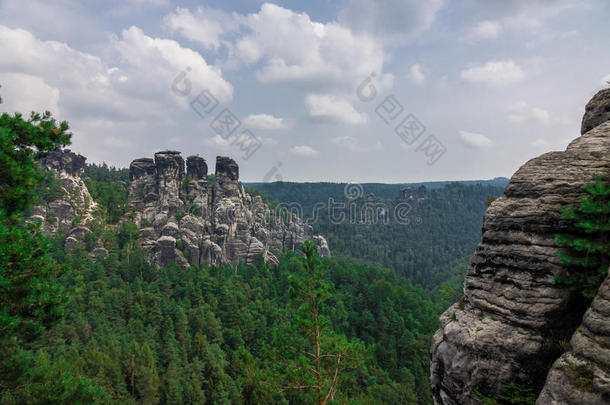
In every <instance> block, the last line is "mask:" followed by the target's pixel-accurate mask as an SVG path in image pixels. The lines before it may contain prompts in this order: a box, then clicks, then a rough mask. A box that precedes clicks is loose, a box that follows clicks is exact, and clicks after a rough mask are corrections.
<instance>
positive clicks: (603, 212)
mask: <svg viewBox="0 0 610 405" xmlns="http://www.w3.org/2000/svg"><path fill="white" fill-rule="evenodd" d="M584 189H585V191H586V193H587V194H586V195H584V196H583V197H582V199H581V204H580V206H579V207H578V208H577V209H574V208H573V207H560V208H559V209H560V211H561V213H562V218H563V219H565V220H568V221H569V222H570V223H571V225H572V229H571V231H570V232H569V233H564V234H560V235H557V236H556V237H555V240H556V242H557V244H558V245H559V246H560V247H563V248H565V249H564V251H562V252H560V253H559V258H560V259H561V261H562V263H563V264H564V265H565V266H566V267H567V271H566V273H565V274H564V275H561V276H559V277H558V278H557V280H558V281H559V282H560V283H563V284H565V285H566V286H567V287H568V288H569V289H570V290H574V291H580V292H581V293H582V295H583V296H584V297H585V298H587V299H592V298H593V297H595V294H596V292H597V288H598V287H599V285H600V284H601V282H602V281H603V280H604V279H605V278H606V276H607V275H608V267H609V266H610V187H609V186H608V184H607V183H605V182H604V179H603V177H601V176H597V177H596V180H595V183H593V184H587V185H586V186H585V187H584Z"/></svg>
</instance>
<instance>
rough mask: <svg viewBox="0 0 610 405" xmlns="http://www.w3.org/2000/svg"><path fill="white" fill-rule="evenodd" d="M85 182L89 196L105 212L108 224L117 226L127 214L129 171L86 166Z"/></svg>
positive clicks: (104, 165)
mask: <svg viewBox="0 0 610 405" xmlns="http://www.w3.org/2000/svg"><path fill="white" fill-rule="evenodd" d="M83 181H84V182H85V184H86V185H87V189H88V190H89V194H91V197H92V198H93V200H94V201H96V202H97V203H98V204H99V205H100V206H101V207H102V208H103V210H104V212H105V214H106V218H107V222H108V223H111V224H116V223H117V222H118V221H119V219H120V218H121V217H122V216H123V215H124V214H125V213H126V212H127V209H128V199H127V184H129V170H128V169H117V168H115V167H108V166H107V165H106V164H105V163H103V164H101V165H95V164H92V165H86V166H85V171H84V173H83Z"/></svg>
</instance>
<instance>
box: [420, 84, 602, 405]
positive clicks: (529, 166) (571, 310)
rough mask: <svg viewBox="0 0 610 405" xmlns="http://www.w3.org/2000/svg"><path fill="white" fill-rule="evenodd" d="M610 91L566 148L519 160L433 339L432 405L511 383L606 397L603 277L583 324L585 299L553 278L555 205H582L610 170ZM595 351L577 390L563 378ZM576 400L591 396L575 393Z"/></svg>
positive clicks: (545, 398) (550, 393)
mask: <svg viewBox="0 0 610 405" xmlns="http://www.w3.org/2000/svg"><path fill="white" fill-rule="evenodd" d="M609 94H610V90H606V91H602V92H600V93H598V94H597V95H596V96H595V97H594V99H593V100H592V102H590V103H589V104H588V105H587V110H586V114H585V117H584V119H583V129H584V130H587V128H589V129H588V130H587V132H586V133H584V134H583V135H582V136H581V137H579V138H577V139H576V140H574V141H573V142H572V143H570V145H569V146H568V148H567V150H566V151H564V152H551V153H547V154H544V155H542V156H540V157H538V158H535V159H532V160H530V161H529V162H527V163H526V164H525V165H524V166H522V167H521V168H520V169H519V170H518V171H517V172H516V173H515V175H514V176H513V177H512V179H511V181H510V183H509V184H508V186H507V187H506V190H505V192H504V195H503V196H502V197H500V198H498V199H497V200H495V201H494V202H493V204H492V205H491V206H490V207H489V209H488V211H487V213H486V214H485V219H484V225H483V235H482V239H481V243H480V244H479V246H478V247H477V249H476V251H475V254H474V256H473V258H472V260H471V263H470V265H469V267H468V270H467V274H466V278H465V281H464V298H463V300H462V301H461V302H459V303H456V304H454V305H453V306H452V307H450V308H449V309H448V310H447V311H446V312H445V313H444V314H443V315H442V317H441V319H440V329H439V330H438V331H437V332H436V334H435V335H434V338H433V343H432V348H431V356H432V365H431V384H432V390H433V396H434V402H435V403H436V404H444V405H454V404H455V405H457V404H460V405H467V404H482V403H483V398H484V397H488V398H498V396H499V395H501V394H502V393H503V392H506V390H507V387H508V386H509V385H511V384H512V385H513V386H515V385H516V386H520V387H524V388H525V387H527V388H531V389H533V390H534V392H536V393H537V392H540V391H541V389H542V388H543V386H544V390H543V391H542V395H541V396H540V399H539V403H540V404H547V403H557V404H560V403H561V404H563V403H566V404H568V403H574V404H576V403H591V404H593V403H599V404H601V403H610V402H608V397H607V395H608V387H609V386H610V379H609V378H608V373H607V371H608V367H607V365H608V364H609V363H607V362H606V360H608V359H610V345H607V343H608V342H609V341H608V340H607V339H608V338H607V336H608V333H607V332H608V330H609V329H608V328H609V325H610V307H609V306H608V297H607V296H608V286H607V285H606V284H607V282H606V284H604V287H602V288H601V289H600V292H599V294H598V297H597V298H596V300H595V301H594V304H593V305H592V307H591V308H590V309H589V311H588V312H587V315H585V318H584V320H582V319H583V318H582V316H583V312H584V310H585V309H586V306H583V302H582V300H581V299H580V298H579V295H578V294H577V293H571V292H570V291H568V290H567V289H566V288H565V287H564V286H563V285H560V284H558V283H557V282H556V281H555V280H556V278H555V277H556V276H557V275H559V274H560V273H561V272H562V271H563V270H564V269H563V266H562V264H561V262H560V261H559V259H558V257H557V253H558V251H559V248H558V246H557V244H556V243H555V235H556V234H557V233H561V232H563V231H565V230H567V226H568V224H567V223H565V221H563V220H562V219H561V218H560V215H559V211H558V209H557V208H558V206H559V205H560V204H561V205H571V206H577V205H579V203H580V198H581V196H582V195H583V185H584V184H585V183H590V182H592V181H593V179H594V177H595V176H596V175H600V174H601V175H606V176H608V175H610V122H608V119H609V118H610V117H608V116H607V115H606V113H605V112H606V111H607V108H608V107H610V102H609V103H607V104H605V105H601V106H600V103H602V104H603V100H607V101H610V97H608V95H609ZM604 117H606V118H604ZM590 127H592V128H590ZM581 320H582V322H583V324H582V327H581V328H580V329H579V330H578V332H576V333H575V334H574V331H575V330H576V328H577V327H578V325H579V324H580V322H581ZM572 334H574V336H572ZM571 336H572V347H573V349H572V351H571V352H570V353H568V354H565V355H564V356H562V358H561V359H560V360H558V362H557V363H555V367H554V368H553V371H551V373H550V374H549V375H548V376H547V374H548V371H549V369H550V368H551V366H552V364H553V362H554V361H555V360H556V359H557V358H558V356H559V355H560V354H561V352H562V347H561V346H562V345H561V342H564V341H567V340H570V337H571ZM597 337H600V339H601V340H600V341H599V345H598V348H597V349H595V348H594V347H593V346H591V343H590V342H589V341H588V339H596V338H597ZM594 357H597V358H598V361H599V365H598V366H596V367H597V368H593V369H592V370H591V372H590V374H588V375H590V376H591V375H592V376H594V377H593V383H592V385H591V387H592V388H591V389H592V391H593V393H592V394H591V395H590V396H588V397H587V396H583V395H579V388H578V382H575V381H576V380H569V378H568V377H566V376H567V375H569V372H570V367H571V366H569V364H576V365H583V364H584V363H585V362H589V363H590V362H592V361H593V360H592V359H593V358H594ZM606 357H608V358H606ZM589 363H587V364H589ZM566 370H567V371H566ZM547 377H548V378H547ZM596 378H597V379H596ZM568 380H569V381H568ZM545 381H546V385H545ZM561 384H563V386H561ZM553 387H555V388H553ZM562 390H563V391H564V392H562ZM579 397H580V398H581V399H580V400H583V401H584V400H585V399H583V398H587V399H586V401H593V402H578V399H570V398H579ZM589 398H590V399H589ZM572 400H576V401H577V402H570V401H572ZM553 401H555V402H553ZM562 401H565V402H562ZM595 401H598V402H595ZM599 401H601V402H599Z"/></svg>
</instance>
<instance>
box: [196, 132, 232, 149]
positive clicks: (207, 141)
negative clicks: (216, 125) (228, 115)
mask: <svg viewBox="0 0 610 405" xmlns="http://www.w3.org/2000/svg"><path fill="white" fill-rule="evenodd" d="M202 143H203V144H204V145H207V146H212V147H216V148H220V149H228V148H229V147H230V146H231V142H230V141H229V139H225V138H223V137H222V136H220V135H218V134H216V135H214V136H211V137H209V138H204V139H203V141H202Z"/></svg>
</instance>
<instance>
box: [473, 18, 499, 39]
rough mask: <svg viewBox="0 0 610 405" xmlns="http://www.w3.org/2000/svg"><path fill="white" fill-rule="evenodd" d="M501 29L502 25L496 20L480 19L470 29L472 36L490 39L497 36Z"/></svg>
mask: <svg viewBox="0 0 610 405" xmlns="http://www.w3.org/2000/svg"><path fill="white" fill-rule="evenodd" d="M501 31H502V25H501V24H500V23H499V22H498V21H490V20H488V21H481V22H480V23H478V24H477V25H476V26H475V27H474V28H473V29H472V31H471V35H472V37H474V38H479V39H491V38H497V37H498V35H500V32H501Z"/></svg>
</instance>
